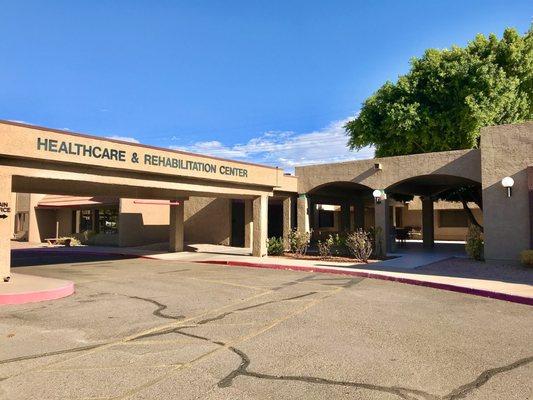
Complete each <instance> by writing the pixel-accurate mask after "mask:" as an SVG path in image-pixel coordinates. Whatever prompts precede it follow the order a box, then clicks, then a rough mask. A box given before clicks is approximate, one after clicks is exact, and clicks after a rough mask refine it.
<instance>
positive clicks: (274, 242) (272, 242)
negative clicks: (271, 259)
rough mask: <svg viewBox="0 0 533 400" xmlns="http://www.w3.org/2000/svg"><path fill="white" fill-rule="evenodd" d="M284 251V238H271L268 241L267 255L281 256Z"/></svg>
mask: <svg viewBox="0 0 533 400" xmlns="http://www.w3.org/2000/svg"><path fill="white" fill-rule="evenodd" d="M284 250H285V249H284V246H283V239H282V238H277V237H271V238H269V239H267V254H268V255H269V256H280V255H282V254H283V252H284Z"/></svg>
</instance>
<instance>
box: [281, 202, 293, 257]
mask: <svg viewBox="0 0 533 400" xmlns="http://www.w3.org/2000/svg"><path fill="white" fill-rule="evenodd" d="M291 221H292V198H291V197H290V196H289V197H286V198H284V199H283V246H284V247H285V248H286V249H288V248H289V233H290V232H291Z"/></svg>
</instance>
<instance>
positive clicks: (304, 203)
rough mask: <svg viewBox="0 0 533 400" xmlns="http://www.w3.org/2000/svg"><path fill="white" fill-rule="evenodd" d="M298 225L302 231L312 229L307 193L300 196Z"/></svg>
mask: <svg viewBox="0 0 533 400" xmlns="http://www.w3.org/2000/svg"><path fill="white" fill-rule="evenodd" d="M297 205H298V208H297V225H298V230H299V231H301V232H309V231H310V229H311V228H310V224H309V220H310V215H309V214H310V210H309V199H308V197H307V195H306V194H301V195H300V196H298V200H297Z"/></svg>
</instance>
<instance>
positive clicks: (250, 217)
mask: <svg viewBox="0 0 533 400" xmlns="http://www.w3.org/2000/svg"><path fill="white" fill-rule="evenodd" d="M253 236H254V213H253V204H252V200H248V199H246V200H244V247H246V248H248V249H251V247H252V240H253Z"/></svg>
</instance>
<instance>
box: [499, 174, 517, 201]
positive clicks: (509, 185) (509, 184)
mask: <svg viewBox="0 0 533 400" xmlns="http://www.w3.org/2000/svg"><path fill="white" fill-rule="evenodd" d="M513 185H514V179H513V178H511V177H510V176H506V177H505V178H503V179H502V186H503V187H504V188H506V189H507V197H511V195H512V193H513Z"/></svg>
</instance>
